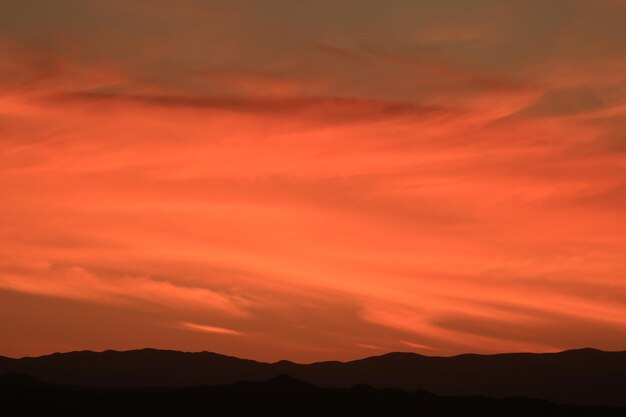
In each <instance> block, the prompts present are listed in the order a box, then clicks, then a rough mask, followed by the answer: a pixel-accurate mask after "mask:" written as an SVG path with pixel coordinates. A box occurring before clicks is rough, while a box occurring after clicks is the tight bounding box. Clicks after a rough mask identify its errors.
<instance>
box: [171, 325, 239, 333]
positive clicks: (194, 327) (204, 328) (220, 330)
mask: <svg viewBox="0 0 626 417" xmlns="http://www.w3.org/2000/svg"><path fill="white" fill-rule="evenodd" d="M180 325H181V326H182V327H183V328H185V329H189V330H193V331H196V332H204V333H217V334H228V335H235V336H241V335H242V333H240V332H238V331H236V330H232V329H226V328H224V327H216V326H207V325H205V324H196V323H181V324H180Z"/></svg>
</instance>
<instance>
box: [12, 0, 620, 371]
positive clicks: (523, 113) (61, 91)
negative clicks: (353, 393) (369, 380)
mask: <svg viewBox="0 0 626 417" xmlns="http://www.w3.org/2000/svg"><path fill="white" fill-rule="evenodd" d="M624 21H626V2H624V1H621V0H613V1H611V0H594V1H583V0H580V1H574V0H550V1H546V0H544V1H537V0H513V1H500V0H475V1H472V2H468V1H465V0H445V1H444V0H412V1H408V0H395V1H389V0H342V1H336V0H333V1H330V0H318V1H311V2H304V1H295V0H291V1H290V0H263V1H260V0H259V1H255V0H247V1H243V0H239V1H237V0H228V1H227V0H223V1H222V0H209V1H204V0H176V1H173V0H150V1H148V0H136V1H119V2H111V1H108V0H106V1H105V0H81V1H78V0H56V1H54V2H52V1H48V0H0V355H5V356H11V357H22V356H32V355H42V354H48V353H52V352H57V351H73V350H83V349H90V350H105V349H120V350H121V349H135V348H143V347H154V348H162V349H176V350H184V351H203V350H207V351H214V352H219V353H223V354H228V355H234V356H239V357H245V358H252V359H257V360H263V361H276V360H279V359H289V360H294V361H300V362H311V361H319V360H335V359H336V360H350V359H355V358H361V357H366V356H372V355H380V354H383V353H386V352H389V351H412V352H417V353H421V354H425V355H438V356H450V355H455V354H460V353H466V352H473V353H497V352H514V351H515V352H517V351H533V352H552V351H559V350H564V349H571V348H580V347H587V346H590V347H595V348H600V349H606V350H624V349H626V256H625V253H626V220H625V219H626V216H625V215H624V213H625V211H626V55H625V54H624V51H626V25H624V24H623V22H624Z"/></svg>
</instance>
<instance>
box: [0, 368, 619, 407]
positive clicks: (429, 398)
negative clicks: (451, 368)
mask: <svg viewBox="0 0 626 417" xmlns="http://www.w3.org/2000/svg"><path fill="white" fill-rule="evenodd" d="M0 408H1V410H2V411H3V415H10V416H14V415H15V416H20V417H25V416H37V417H40V416H47V415H53V416H56V415H62V416H64V417H72V416H85V417H87V416H88V417H94V416H103V417H105V416H106V417H111V416H116V417H123V416H132V417H141V416H150V417H155V416H193V415H232V413H238V412H246V413H250V415H266V413H267V415H290V416H294V415H297V416H303V415H304V416H313V415H315V416H319V415H322V416H342V417H344V416H351V415H359V416H372V415H376V416H386V417H387V416H396V415H402V416H404V415H407V414H408V415H423V416H443V417H445V416H466V415H472V416H474V415H476V416H481V417H489V416H494V417H495V416H498V417H503V416H506V417H516V416H519V417H522V416H523V417H528V416H532V417H543V416H545V417H547V416H550V417H558V416H563V417H565V416H567V417H576V416H579V417H583V416H584V417H603V416H606V417H613V416H615V417H617V416H624V415H625V414H626V408H622V409H619V408H611V407H585V406H568V405H557V404H554V403H551V402H549V401H544V400H532V399H526V398H511V399H493V398H487V397H442V396H436V395H433V394H429V393H427V392H425V391H414V392H409V391H402V390H394V389H375V388H371V387H369V386H364V385H359V386H355V387H352V388H317V387H315V386H313V385H311V384H308V383H306V382H302V381H298V380H295V379H293V378H291V377H288V376H278V377H276V378H274V379H273V380H270V381H266V382H258V381H255V382H250V381H248V382H237V383H235V384H230V385H219V386H212V387H207V386H198V387H187V388H93V387H92V388H89V387H87V388H85V387H83V388H81V387H71V386H58V385H51V384H44V383H41V382H39V381H37V380H35V379H33V378H31V377H28V376H25V375H19V374H5V375H0ZM235 415H239V414H235ZM246 415H247V414H246Z"/></svg>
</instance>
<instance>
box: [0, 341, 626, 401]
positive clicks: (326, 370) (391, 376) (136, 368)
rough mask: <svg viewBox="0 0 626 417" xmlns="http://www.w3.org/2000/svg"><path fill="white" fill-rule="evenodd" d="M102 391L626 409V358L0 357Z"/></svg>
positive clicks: (2, 368) (2, 369) (588, 354)
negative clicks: (277, 391)
mask: <svg viewBox="0 0 626 417" xmlns="http://www.w3.org/2000/svg"><path fill="white" fill-rule="evenodd" d="M6 372H13V373H20V374H26V375H30V376H32V377H35V378H37V379H39V380H41V381H46V382H51V383H56V384H65V385H76V386H91V387H96V386H101V387H166V386H168V387H190V386H196V385H220V384H232V383H235V382H240V381H267V380H270V379H272V378H275V377H276V376H278V375H281V374H286V375H290V376H292V377H294V378H297V379H299V380H302V381H307V382H310V383H312V384H315V385H316V386H319V387H343V388H347V387H352V386H354V385H359V384H367V385H370V386H372V387H376V388H397V389H405V390H411V391H413V390H418V389H419V390H425V391H428V392H432V393H435V394H437V395H485V396H489V397H496V398H505V397H528V398H539V399H547V400H551V401H555V402H558V403H564V404H600V405H622V406H626V352H603V351H599V350H594V349H580V350H570V351H565V352H560V353H545V354H530V353H514V354H501V355H460V356H454V357H428V356H422V355H418V354H414V353H390V354H387V355H382V356H375V357H370V358H366V359H361V360H356V361H351V362H319V363H313V364H306V365H305V364H296V363H292V362H288V361H280V362H276V363H263V362H256V361H252V360H244V359H238V358H234V357H229V356H224V355H219V354H215V353H209V352H200V353H184V352H176V351H163V350H154V349H143V350H134V351H126V352H117V351H105V352H100V353H96V352H89V351H84V352H71V353H56V354H53V355H48V356H42V357H38V358H22V359H9V358H0V374H1V373H6Z"/></svg>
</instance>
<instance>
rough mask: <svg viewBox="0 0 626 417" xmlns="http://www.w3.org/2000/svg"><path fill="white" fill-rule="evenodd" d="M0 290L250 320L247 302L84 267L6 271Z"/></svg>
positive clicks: (14, 268)
mask: <svg viewBox="0 0 626 417" xmlns="http://www.w3.org/2000/svg"><path fill="white" fill-rule="evenodd" d="M0 288H4V289H6V290H11V291H19V292H24V293H30V294H38V295H48V296H54V297H63V298H71V299H79V300H87V301H94V302H98V303H105V304H118V303H121V304H128V303H136V302H140V303H148V304H157V305H161V306H163V307H168V308H174V309H185V310H208V311H215V312H218V313H222V314H227V315H235V316H246V315H248V314H249V313H248V311H247V308H246V304H248V303H247V301H246V300H245V299H243V298H241V297H238V296H235V295H229V294H221V293H219V292H217V291H212V290H210V289H207V288H199V287H189V286H182V285H175V284H173V283H172V282H170V281H165V280H155V279H152V278H148V277H143V276H107V277H105V276H99V275H97V274H95V273H93V272H90V271H88V270H86V269H85V268H82V267H75V266H74V267H55V266H50V267H47V266H42V267H37V268H32V267H31V268H27V269H25V268H19V267H18V268H16V267H13V268H3V270H2V271H0Z"/></svg>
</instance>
